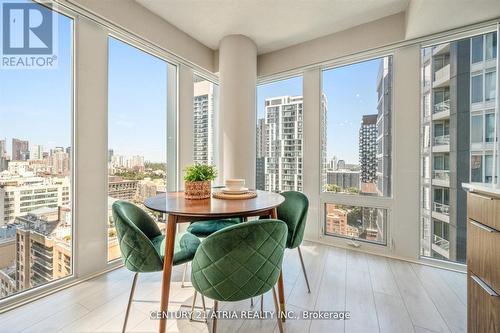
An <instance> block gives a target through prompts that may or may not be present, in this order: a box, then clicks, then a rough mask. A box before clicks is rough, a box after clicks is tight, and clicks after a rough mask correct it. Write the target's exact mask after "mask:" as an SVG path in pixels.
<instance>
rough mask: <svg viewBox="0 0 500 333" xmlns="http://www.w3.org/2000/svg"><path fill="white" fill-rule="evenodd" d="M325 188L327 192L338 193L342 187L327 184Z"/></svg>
mask: <svg viewBox="0 0 500 333" xmlns="http://www.w3.org/2000/svg"><path fill="white" fill-rule="evenodd" d="M326 190H327V191H328V192H335V193H338V192H340V191H341V190H342V188H341V187H340V186H338V185H337V184H328V185H326Z"/></svg>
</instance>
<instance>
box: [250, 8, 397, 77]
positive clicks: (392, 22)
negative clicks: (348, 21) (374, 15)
mask: <svg viewBox="0 0 500 333" xmlns="http://www.w3.org/2000/svg"><path fill="white" fill-rule="evenodd" d="M404 38H405V15H404V13H400V14H395V15H391V16H388V17H385V18H382V19H380V20H376V21H373V22H369V23H366V24H362V25H359V26H357V27H354V28H351V29H347V30H344V31H340V32H337V33H334V34H331V35H328V36H325V37H321V38H317V39H314V40H311V41H308V42H305V43H301V44H298V45H294V46H290V47H287V48H284V49H281V50H278V51H274V52H270V53H266V54H262V55H260V56H259V57H258V61H257V75H258V76H259V77H260V76H266V75H272V74H276V73H280V72H284V71H289V70H291V69H296V68H300V67H304V66H310V65H314V64H318V63H321V62H325V61H329V60H332V59H337V58H340V57H345V56H348V55H352V54H355V53H357V52H362V51H366V50H370V49H373V48H377V47H381V46H384V45H388V44H391V43H396V42H400V41H402V40H404Z"/></svg>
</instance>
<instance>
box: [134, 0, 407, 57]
mask: <svg viewBox="0 0 500 333" xmlns="http://www.w3.org/2000/svg"><path fill="white" fill-rule="evenodd" d="M135 1H136V2H137V3H139V4H140V5H142V6H144V7H146V8H148V9H149V10H150V11H152V12H153V13H155V14H157V15H159V16H160V17H162V18H163V19H165V20H166V21H168V22H169V23H171V24H173V25H174V26H176V27H178V28H179V29H180V30H182V31H184V32H186V33H187V34H188V35H190V36H191V37H193V38H195V39H197V40H198V41H200V42H201V43H203V44H205V45H206V46H208V47H210V48H212V49H214V50H216V49H218V48H219V42H220V40H221V39H222V38H223V37H224V36H227V35H231V34H242V35H245V36H248V37H250V38H251V39H252V40H253V41H254V42H255V43H256V44H257V47H258V52H259V54H261V53H267V52H270V51H274V50H278V49H281V48H284V47H287V46H290V45H294V44H298V43H302V42H304V41H307V40H311V39H315V38H318V37H322V36H325V35H328V34H331V33H334V32H337V31H341V30H345V29H348V28H350V27H353V26H357V25H359V24H363V23H366V22H370V21H373V20H377V19H379V18H382V17H384V16H389V15H392V14H396V13H399V12H402V11H404V10H405V9H406V7H407V5H408V1H409V0H135Z"/></svg>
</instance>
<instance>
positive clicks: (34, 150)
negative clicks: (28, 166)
mask: <svg viewBox="0 0 500 333" xmlns="http://www.w3.org/2000/svg"><path fill="white" fill-rule="evenodd" d="M30 159H31V160H42V159H43V146H42V145H31V147H30Z"/></svg>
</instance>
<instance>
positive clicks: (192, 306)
mask: <svg viewBox="0 0 500 333" xmlns="http://www.w3.org/2000/svg"><path fill="white" fill-rule="evenodd" d="M196 295H198V292H197V291H196V290H195V291H194V296H193V305H191V313H190V314H189V320H193V313H194V305H195V304H196Z"/></svg>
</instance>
